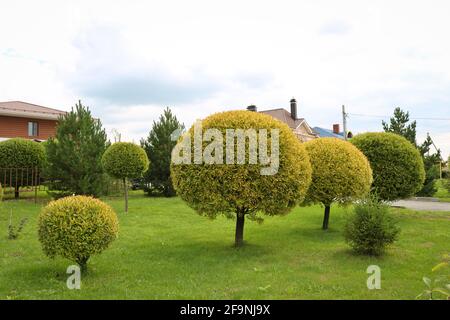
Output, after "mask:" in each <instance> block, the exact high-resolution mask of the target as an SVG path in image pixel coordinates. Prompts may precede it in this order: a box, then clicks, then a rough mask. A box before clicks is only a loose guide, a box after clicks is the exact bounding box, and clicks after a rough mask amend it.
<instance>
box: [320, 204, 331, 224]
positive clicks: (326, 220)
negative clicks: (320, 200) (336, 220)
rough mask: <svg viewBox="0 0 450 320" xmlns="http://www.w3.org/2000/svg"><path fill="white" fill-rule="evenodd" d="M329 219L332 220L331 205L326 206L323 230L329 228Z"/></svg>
mask: <svg viewBox="0 0 450 320" xmlns="http://www.w3.org/2000/svg"><path fill="white" fill-rule="evenodd" d="M328 220H330V206H329V205H326V206H325V214H324V216H323V225H322V229H323V230H327V229H328Z"/></svg>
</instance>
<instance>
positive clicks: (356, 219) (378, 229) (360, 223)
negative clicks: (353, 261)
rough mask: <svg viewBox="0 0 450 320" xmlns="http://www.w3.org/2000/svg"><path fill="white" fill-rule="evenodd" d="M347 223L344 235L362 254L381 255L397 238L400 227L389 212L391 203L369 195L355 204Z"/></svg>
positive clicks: (354, 248) (355, 249) (356, 250)
mask: <svg viewBox="0 0 450 320" xmlns="http://www.w3.org/2000/svg"><path fill="white" fill-rule="evenodd" d="M354 211H355V212H354V214H352V215H351V216H350V217H349V218H348V220H347V223H346V225H345V229H344V237H345V240H346V242H347V243H348V244H349V245H350V246H351V247H352V248H353V250H354V251H355V252H357V253H360V254H368V255H381V254H383V253H384V251H385V249H386V247H387V246H389V245H391V244H392V243H394V241H396V240H397V238H398V234H399V232H400V229H399V228H398V227H397V222H396V221H395V219H394V218H393V217H392V216H391V215H390V213H389V205H387V204H386V203H384V202H380V201H378V199H377V198H376V196H369V197H367V198H366V199H364V200H362V201H361V202H360V203H358V204H356V205H355V208H354Z"/></svg>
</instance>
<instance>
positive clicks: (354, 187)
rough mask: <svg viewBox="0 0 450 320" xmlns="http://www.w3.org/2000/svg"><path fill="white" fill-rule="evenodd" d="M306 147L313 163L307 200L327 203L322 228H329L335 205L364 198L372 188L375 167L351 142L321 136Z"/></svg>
mask: <svg viewBox="0 0 450 320" xmlns="http://www.w3.org/2000/svg"><path fill="white" fill-rule="evenodd" d="M305 146H306V150H307V151H308V154H309V157H310V158H311V165H312V182H311V186H310V187H309V190H308V194H307V196H306V200H305V203H306V204H308V203H322V204H323V205H324V206H325V213H324V218H323V224H322V228H323V229H324V230H326V229H328V221H329V217H330V207H331V204H332V203H333V202H337V203H340V204H346V203H350V202H352V201H354V200H356V199H359V198H362V197H364V196H365V195H366V194H367V193H368V192H369V191H370V184H371V183H372V170H371V169H370V165H369V161H368V160H367V158H366V157H365V156H364V154H362V152H361V151H359V150H358V149H357V148H356V147H355V146H354V145H352V144H351V143H349V142H347V141H343V140H340V139H336V138H320V139H315V140H311V141H308V142H307V143H305Z"/></svg>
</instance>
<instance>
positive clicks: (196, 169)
mask: <svg viewBox="0 0 450 320" xmlns="http://www.w3.org/2000/svg"><path fill="white" fill-rule="evenodd" d="M266 142H267V144H266ZM265 147H267V149H265ZM264 155H267V156H268V158H269V159H271V160H270V161H268V159H266V158H265V157H264ZM171 176H172V181H173V185H174V188H175V190H176V192H177V194H178V195H179V196H180V197H181V198H182V199H183V200H184V201H186V202H187V203H188V205H189V206H191V207H192V208H193V209H195V210H196V211H197V212H198V213H199V214H200V215H204V216H208V217H211V218H214V217H216V216H217V215H219V214H224V215H226V216H228V217H233V216H234V215H236V233H235V245H236V246H241V245H242V244H243V232H244V221H245V216H247V217H248V218H250V219H253V220H257V221H261V220H262V219H261V217H260V216H258V215H257V214H258V213H264V214H266V215H278V214H286V213H288V212H289V211H290V210H291V208H292V207H293V206H295V204H296V203H298V202H300V201H302V200H303V198H304V196H305V194H306V190H307V189H308V186H309V184H310V181H311V164H310V162H309V157H308V154H307V153H306V150H305V148H304V146H303V145H302V144H301V143H300V142H299V140H298V139H297V137H296V136H295V135H294V134H293V133H292V130H291V129H290V128H289V127H288V126H287V125H286V124H284V123H282V122H280V121H278V120H276V119H274V118H272V117H270V116H268V115H264V114H260V113H256V112H250V111H228V112H222V113H217V114H213V115H211V116H209V117H207V118H206V119H204V120H203V121H201V122H197V123H196V124H194V125H193V126H192V127H191V129H190V130H189V131H188V132H187V134H185V135H184V136H183V137H182V138H181V139H180V140H179V142H178V144H177V145H176V147H175V148H174V150H173V152H172V163H171Z"/></svg>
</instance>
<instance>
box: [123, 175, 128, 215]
mask: <svg viewBox="0 0 450 320" xmlns="http://www.w3.org/2000/svg"><path fill="white" fill-rule="evenodd" d="M123 188H124V189H125V213H127V212H128V188H127V179H126V178H123Z"/></svg>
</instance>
